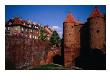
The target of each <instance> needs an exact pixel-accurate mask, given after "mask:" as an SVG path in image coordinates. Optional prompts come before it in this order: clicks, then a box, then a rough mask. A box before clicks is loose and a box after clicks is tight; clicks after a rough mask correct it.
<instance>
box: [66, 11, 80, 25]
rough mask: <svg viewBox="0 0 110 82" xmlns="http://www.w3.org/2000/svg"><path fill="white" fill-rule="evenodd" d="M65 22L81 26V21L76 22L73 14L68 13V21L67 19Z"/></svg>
mask: <svg viewBox="0 0 110 82" xmlns="http://www.w3.org/2000/svg"><path fill="white" fill-rule="evenodd" d="M64 22H66V23H75V24H79V23H80V22H79V21H76V20H75V18H74V16H73V15H72V13H71V12H69V13H68V15H67V17H66V19H65V21H64Z"/></svg>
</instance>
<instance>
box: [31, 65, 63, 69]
mask: <svg viewBox="0 0 110 82" xmlns="http://www.w3.org/2000/svg"><path fill="white" fill-rule="evenodd" d="M61 69H64V67H63V66H62V65H59V64H47V65H41V66H39V67H36V68H33V69H32V70H61Z"/></svg>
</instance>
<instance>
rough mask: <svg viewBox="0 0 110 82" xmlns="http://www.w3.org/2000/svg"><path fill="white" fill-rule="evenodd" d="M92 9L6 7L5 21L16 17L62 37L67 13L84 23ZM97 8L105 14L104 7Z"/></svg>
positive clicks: (30, 6) (68, 6)
mask: <svg viewBox="0 0 110 82" xmlns="http://www.w3.org/2000/svg"><path fill="white" fill-rule="evenodd" d="M94 7H95V5H6V6H5V21H8V20H9V19H11V18H13V17H16V16H17V17H21V18H22V19H24V20H32V21H33V22H35V23H39V24H41V25H48V26H49V27H51V28H53V29H55V30H56V31H57V32H58V33H59V35H60V37H62V33H63V22H64V20H65V18H66V16H67V14H68V13H69V12H71V13H72V14H73V16H74V17H75V19H76V20H79V21H80V22H81V23H84V22H86V21H87V18H88V17H89V15H90V14H91V12H92V11H93V9H94ZM98 8H99V9H100V11H101V12H102V13H106V7H105V6H104V5H98Z"/></svg>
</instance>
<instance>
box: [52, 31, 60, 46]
mask: <svg viewBox="0 0 110 82" xmlns="http://www.w3.org/2000/svg"><path fill="white" fill-rule="evenodd" d="M59 41H60V37H59V35H58V33H57V32H56V31H53V34H52V36H51V38H50V42H51V44H52V45H55V44H57V43H58V42H59Z"/></svg>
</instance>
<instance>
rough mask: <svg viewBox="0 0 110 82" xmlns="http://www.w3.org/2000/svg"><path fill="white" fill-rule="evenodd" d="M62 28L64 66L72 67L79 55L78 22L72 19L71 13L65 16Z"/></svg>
mask: <svg viewBox="0 0 110 82" xmlns="http://www.w3.org/2000/svg"><path fill="white" fill-rule="evenodd" d="M63 27H64V65H65V66H66V67H70V66H73V65H74V64H75V62H74V60H75V58H76V57H77V56H78V55H79V52H80V51H79V50H80V33H79V30H80V28H79V22H78V21H76V20H75V19H74V17H73V16H72V13H69V14H68V15H67V18H66V20H65V21H64V23H63Z"/></svg>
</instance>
